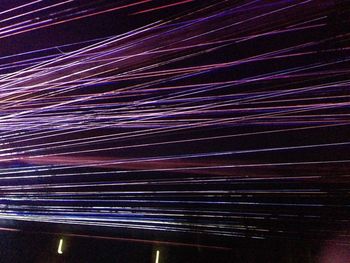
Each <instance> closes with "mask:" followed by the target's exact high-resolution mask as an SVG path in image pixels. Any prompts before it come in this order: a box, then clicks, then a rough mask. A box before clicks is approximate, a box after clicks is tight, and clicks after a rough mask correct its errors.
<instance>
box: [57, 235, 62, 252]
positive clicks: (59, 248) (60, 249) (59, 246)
mask: <svg viewBox="0 0 350 263" xmlns="http://www.w3.org/2000/svg"><path fill="white" fill-rule="evenodd" d="M62 246H63V239H62V238H61V239H60V243H59V244H58V249H57V253H58V254H63V251H62Z"/></svg>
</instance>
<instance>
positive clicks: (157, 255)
mask: <svg viewBox="0 0 350 263" xmlns="http://www.w3.org/2000/svg"><path fill="white" fill-rule="evenodd" d="M155 263H159V250H157V253H156V262H155Z"/></svg>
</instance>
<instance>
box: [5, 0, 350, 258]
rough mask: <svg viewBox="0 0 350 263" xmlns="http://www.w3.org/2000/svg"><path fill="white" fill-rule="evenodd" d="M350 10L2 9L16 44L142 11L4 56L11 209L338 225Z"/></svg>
mask: <svg viewBox="0 0 350 263" xmlns="http://www.w3.org/2000/svg"><path fill="white" fill-rule="evenodd" d="M340 9H341V8H339V7H338V6H336V5H335V4H334V3H330V2H329V3H325V2H324V1H316V0H313V1H310V0H308V1H300V0H293V1H275V2H271V3H267V2H264V1H230V0H229V1H205V3H203V1H198V0H184V1H181V0H178V1H175V0H166V1H163V2H160V1H156V0H144V1H131V0H128V1H120V2H119V3H113V2H111V1H104V0H102V1H89V3H85V4H83V3H82V2H81V1H76V0H67V1H49V2H48V1H41V0H37V1H31V2H27V3H22V4H20V5H18V6H11V7H10V8H8V9H7V10H2V11H0V18H1V19H0V20H1V21H0V39H1V41H14V42H16V41H15V40H17V38H18V37H23V38H25V37H30V36H31V34H34V33H35V34H40V32H55V31H54V30H55V29H56V28H58V27H59V26H60V25H70V26H72V28H74V25H75V24H74V23H79V22H81V21H87V20H86V19H91V21H97V22H98V21H99V20H98V19H100V18H101V17H104V16H115V17H117V18H118V19H119V20H123V19H124V20H125V21H129V22H130V24H133V22H135V26H133V27H132V28H130V29H127V30H124V31H123V30H121V32H119V31H118V32H116V33H115V34H113V35H109V36H105V35H104V36H101V35H98V36H94V37H91V38H89V39H86V38H82V39H78V40H77V41H75V42H71V43H60V44H57V45H51V46H44V47H41V48H37V49H26V48H22V49H21V50H20V52H17V53H6V52H4V53H1V55H0V146H1V148H0V191H1V195H0V218H1V219H4V220H16V221H17V222H32V223H35V222H36V223H42V224H44V223H47V224H50V225H56V224H64V225H67V226H69V225H71V226H80V227H81V228H82V229H85V228H86V229H87V228H88V227H95V228H96V229H99V228H108V229H110V230H111V231H115V232H112V233H119V232H118V230H120V229H123V230H128V231H135V232H138V231H140V233H141V231H146V232H148V231H149V232H153V233H159V234H161V233H165V232H168V233H178V234H181V235H183V236H186V237H192V238H193V237H195V236H196V235H198V234H199V235H203V236H205V237H207V236H209V237H213V238H215V237H222V238H243V237H249V238H254V239H266V238H275V237H278V238H280V237H282V238H293V235H298V234H299V232H300V229H299V226H300V225H301V224H303V225H305V228H303V229H304V231H303V237H305V238H315V237H320V238H323V237H327V236H329V235H330V233H332V228H330V227H329V226H330V225H332V226H333V225H334V226H335V225H339V224H343V223H344V222H347V223H349V219H348V218H349V216H348V215H349V214H350V212H349V211H348V206H347V205H346V204H345V205H344V204H343V203H344V201H345V199H346V198H347V197H349V189H350V180H349V178H350V177H349V174H348V169H349V167H350V160H349V157H348V155H347V152H348V150H349V144H350V141H349V138H348V136H347V134H348V132H349V131H350V130H349V128H350V127H349V124H350V118H349V116H350V111H349V109H350V107H349V106H350V100H349V98H350V92H349V85H350V77H349V76H350V74H349V73H350V66H349V65H350V45H349V44H350V32H349V31H346V27H345V26H344V25H343V24H342V23H343V21H342V18H341V17H342V16H340V15H339V14H338V13H339V12H345V11H346V8H344V10H343V9H341V10H340ZM164 10H166V11H167V12H168V13H169V14H171V16H169V17H167V16H165V15H164V14H163V13H162V12H163V11H164ZM337 12H338V13H337ZM164 13H165V12H164ZM334 14H336V17H337V18H336V19H335V21H333V20H332V19H333V17H334V16H335V15H334ZM152 16H154V17H152ZM94 19H95V20H94ZM140 21H144V22H143V23H141V24H140ZM129 22H128V23H129ZM136 22H137V23H136ZM128 23H125V24H128ZM344 23H345V22H344ZM136 24H137V26H136ZM121 29H123V27H121ZM45 30H46V31H45ZM3 229H6V228H3ZM89 229H91V228H89ZM337 231H338V230H337ZM345 234H346V235H348V234H347V233H345ZM146 238H147V237H146ZM61 241H62V243H63V240H62V239H61V240H60V244H59V248H58V253H60V251H62V243H61ZM179 244H180V243H179ZM158 260H159V251H157V254H156V262H157V261H158Z"/></svg>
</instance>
